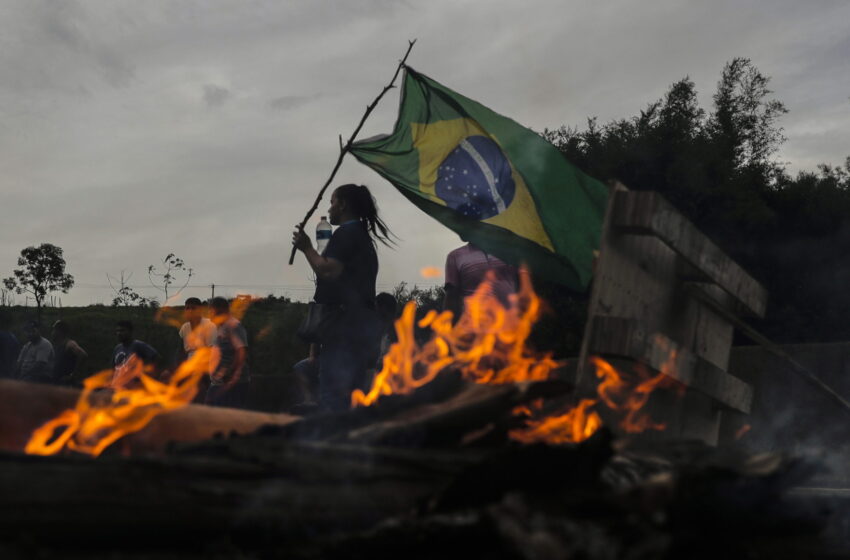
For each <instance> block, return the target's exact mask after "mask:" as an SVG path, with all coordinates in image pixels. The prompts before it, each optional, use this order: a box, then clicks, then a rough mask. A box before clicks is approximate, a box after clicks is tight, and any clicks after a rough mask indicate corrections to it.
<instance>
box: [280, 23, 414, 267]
mask: <svg viewBox="0 0 850 560" xmlns="http://www.w3.org/2000/svg"><path fill="white" fill-rule="evenodd" d="M415 43H416V39H414V40H413V41H408V47H407V52H406V53H404V58H402V59H401V61H400V62H399V63H398V67H397V68H396V69H395V74H393V79H392V80H390V83H389V84H387V85H386V86H384V89H383V90H381V93H379V94H378V97H376V98H375V100H374V101H372V103H371V104H370V105H368V106H367V107H366V113H364V115H363V118H362V119H360V124H358V125H357V128H355V129H354V132H353V133H351V137H350V138H349V139H348V142H346V143H345V145H343V144H342V137H341V136H340V146H339V158H338V159H337V160H336V165H334V168H333V171H331V176H330V177H328V180H327V181H325V184H324V186H323V187H322V190H320V191H319V195H318V196H317V197H316V202H314V203H313V207H312V208H310V210H308V211H307V215H306V216H304V220H303V221H302V222H301V223H300V224H298V231H299V233H301V232H303V231H304V226H306V225H307V221H308V220H309V219H310V217H311V216H312V215H313V213H314V212H315V211H316V209H317V208H318V207H319V202H321V201H322V196H324V194H325V191H326V190H328V186H329V185H330V184H331V181H333V180H334V177H335V176H336V172H337V171H339V167H340V166H341V165H342V160H343V158H344V157H345V154H347V153H348V152H349V151H350V150H351V144H353V143H354V139H355V138H356V137H357V134H358V133H359V132H360V129H361V128H363V123H365V122H366V119H367V118H368V117H369V115H371V114H372V111H373V110H374V109H375V106H376V105H377V104H378V101H380V100H381V98H382V97H383V96H384V94H385V93H387V92H388V91H389V90H391V89H393V88H394V87H395V81H396V79H397V78H398V74H399V72H401V69H402V68H404V63H405V62H406V61H407V57H408V55H409V54H410V51H411V50H413V45H414V44H415ZM295 251H296V249H295V247H292V253H291V254H290V255H289V264H290V265H291V264H292V263H293V262H294V261H295Z"/></svg>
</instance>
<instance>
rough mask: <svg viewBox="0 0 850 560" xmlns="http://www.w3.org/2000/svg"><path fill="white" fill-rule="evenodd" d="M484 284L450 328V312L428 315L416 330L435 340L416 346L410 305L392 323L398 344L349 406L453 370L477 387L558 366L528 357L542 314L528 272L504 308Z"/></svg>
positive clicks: (528, 377) (545, 373)
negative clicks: (428, 333)
mask: <svg viewBox="0 0 850 560" xmlns="http://www.w3.org/2000/svg"><path fill="white" fill-rule="evenodd" d="M490 285H491V284H490V282H484V283H482V284H481V286H479V288H478V290H477V291H476V292H475V293H474V294H473V295H471V296H469V297H468V298H467V299H466V301H465V311H464V313H463V315H462V316H461V318H460V320H459V321H458V322H457V323H456V324H454V323H453V319H454V316H453V314H452V312H451V311H443V312H442V313H438V312H436V311H433V310H432V311H429V312H428V314H427V315H425V317H423V318H422V320H420V321H419V323H418V326H419V328H423V329H424V328H430V329H431V331H432V333H433V336H432V337H431V338H430V340H429V341H428V342H426V343H425V344H424V345H423V346H419V345H418V344H417V342H416V338H415V336H414V326H415V325H416V304H415V303H414V302H408V303H407V305H406V306H405V307H404V311H403V312H402V314H401V317H400V318H399V320H398V321H396V324H395V331H396V334H397V335H398V342H396V343H395V344H393V345H392V346H391V347H390V350H389V352H387V354H386V356H384V362H383V367H382V368H381V371H380V372H379V373H378V374H377V376H376V377H375V380H374V382H373V384H372V388H371V389H370V390H369V392H368V393H364V392H363V391H361V390H359V389H356V390H355V391H354V392H353V393H352V394H351V404H352V406H355V407H356V406H369V405H371V404H373V403H374V402H375V401H377V400H378V398H379V397H381V396H382V395H392V394H405V393H410V392H411V391H413V390H414V389H417V388H418V387H421V386H423V385H425V384H427V383H428V382H430V381H431V380H433V379H434V378H435V377H436V376H437V374H439V373H440V372H441V371H443V370H444V369H446V368H447V367H449V366H451V367H452V369H455V370H457V371H459V372H460V373H461V375H463V377H464V378H466V379H469V380H470V381H475V382H476V383H493V384H497V383H498V384H500V383H518V382H522V381H542V380H544V379H547V378H548V377H549V372H550V371H551V370H552V369H554V368H555V367H557V365H558V364H557V362H555V360H553V359H552V358H551V356H549V355H548V354H547V355H539V354H534V353H532V352H531V351H530V350H529V349H527V348H526V344H525V343H526V340H527V339H528V337H529V335H530V334H531V328H532V326H533V325H534V322H535V321H536V320H537V318H538V316H539V314H540V298H538V297H537V294H535V293H534V290H533V288H532V287H531V280H530V278H529V277H528V274H526V273H522V274H520V290H519V293H517V294H512V295H511V296H510V299H509V301H508V302H507V304H506V305H505V304H502V302H500V301H499V299H498V298H497V297H496V296H495V295H493V293H492V291H491V289H490Z"/></svg>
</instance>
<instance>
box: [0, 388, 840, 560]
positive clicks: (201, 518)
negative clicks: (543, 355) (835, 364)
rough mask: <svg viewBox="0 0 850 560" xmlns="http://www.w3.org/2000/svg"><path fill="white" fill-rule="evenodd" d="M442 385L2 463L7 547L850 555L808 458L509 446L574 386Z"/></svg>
mask: <svg viewBox="0 0 850 560" xmlns="http://www.w3.org/2000/svg"><path fill="white" fill-rule="evenodd" d="M425 389H427V390H424V391H418V392H417V393H414V394H412V395H407V396H398V397H395V398H390V399H387V400H385V401H382V402H381V403H380V404H379V406H377V407H373V408H370V409H356V410H352V411H348V412H345V413H339V414H333V415H324V416H316V417H312V418H304V419H302V420H299V421H297V422H292V423H290V424H287V425H284V426H271V427H266V428H263V429H261V430H259V431H257V432H255V433H252V434H246V435H232V436H230V437H218V438H214V439H212V440H208V441H204V442H201V443H184V444H176V445H172V446H170V447H169V448H168V449H167V450H166V453H165V454H163V455H159V456H147V457H139V456H136V457H123V456H121V455H120V453H118V452H117V451H116V450H107V452H106V453H105V454H104V455H103V456H101V457H100V458H98V459H91V458H86V457H79V456H71V455H66V456H61V457H31V456H25V455H21V454H16V453H6V454H2V455H0V552H2V553H3V558H4V559H5V558H33V557H44V558H50V557H63V558H64V557H79V558H86V559H87V560H89V559H96V558H115V557H118V556H120V557H124V558H126V557H131V558H133V557H138V558H175V557H180V558H230V557H241V558H260V557H263V558H265V557H275V558H278V557H279V558H288V559H289V558H295V559H299V558H303V559H313V558H368V559H369V560H381V559H384V558H386V559H393V560H395V559H397V558H399V557H403V558H423V559H426V558H427V559H429V560H430V559H433V558H440V557H448V558H454V557H458V556H460V555H463V556H464V557H469V556H470V554H473V555H474V557H479V556H480V555H482V554H483V555H488V556H492V557H494V558H510V559H513V558H516V559H528V560H531V559H538V558H567V557H574V558H588V559H605V560H608V559H620V558H622V559H629V560H643V559H647V560H649V559H656V558H712V559H716V558H718V557H724V558H725V557H733V558H738V557H746V558H762V557H769V558H772V559H783V558H795V559H796V558H800V557H811V556H813V555H821V556H823V555H826V554H832V553H836V551H838V552H840V553H846V552H848V551H847V550H846V549H843V548H840V547H838V548H835V543H834V542H830V541H827V540H825V539H823V538H822V537H821V536H820V531H821V530H822V528H823V527H824V525H825V524H826V523H827V521H828V518H827V517H826V516H825V511H823V510H822V505H823V503H822V502H819V501H818V500H813V499H811V497H810V496H806V495H801V494H799V493H794V492H790V490H791V489H792V488H794V487H796V486H799V485H800V484H802V483H804V481H805V480H806V478H807V477H808V476H809V475H810V474H811V473H812V469H811V467H810V465H809V464H807V463H805V462H801V461H797V460H794V459H790V458H786V457H783V456H781V455H763V456H752V455H750V454H748V453H746V452H745V451H743V450H732V451H730V450H727V449H721V450H717V449H714V448H711V447H708V446H706V445H704V444H700V443H693V442H691V443H675V442H654V443H652V442H641V441H639V440H615V439H614V437H613V436H612V434H610V433H608V432H607V431H606V430H604V429H603V430H600V431H598V432H597V433H596V434H595V435H594V436H593V437H591V438H590V439H589V440H587V441H585V442H583V443H581V444H578V445H562V446H546V445H542V444H536V445H530V446H524V445H520V444H517V443H513V442H510V441H509V440H508V439H507V438H506V437H505V433H506V430H507V429H508V426H509V424H510V419H511V418H513V415H512V414H511V410H512V408H513V407H514V406H516V404H517V403H521V402H525V401H526V400H527V399H530V398H536V397H537V396H539V394H540V393H541V392H542V393H545V394H548V395H552V394H561V393H562V390H563V386H561V387H558V386H557V385H551V384H541V385H528V386H525V387H516V386H510V387H508V386H505V387H477V386H470V385H468V384H466V383H464V382H462V381H461V380H460V379H459V378H457V377H455V378H451V376H447V378H446V380H444V381H442V382H441V383H437V384H436V385H434V386H432V387H431V386H428V387H426V388H425ZM483 432H486V433H487V434H489V435H488V436H486V437H483V436H479V434H481V433H483ZM471 434H472V435H471ZM470 442H472V443H473V444H472V445H471V444H470ZM830 547H832V548H830ZM838 557H840V556H838Z"/></svg>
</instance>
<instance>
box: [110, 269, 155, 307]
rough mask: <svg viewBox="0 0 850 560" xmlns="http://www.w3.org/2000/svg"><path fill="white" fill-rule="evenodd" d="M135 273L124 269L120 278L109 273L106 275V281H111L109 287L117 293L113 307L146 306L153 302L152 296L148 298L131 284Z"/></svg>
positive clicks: (113, 299)
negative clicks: (126, 271) (128, 272)
mask: <svg viewBox="0 0 850 560" xmlns="http://www.w3.org/2000/svg"><path fill="white" fill-rule="evenodd" d="M132 277H133V273H132V272H131V273H130V274H127V275H126V276H125V272H124V271H123V270H122V271H121V275H120V276H119V277H118V278H113V277H111V276H110V275H109V274H107V275H106V281H107V282H109V287H110V288H112V291H113V292H114V293H115V297H114V298H112V307H133V306H139V307H146V306H150V305H152V304H153V301H154V300H153V299H152V298H147V297H144V296H142V295H140V294H139V293H138V292H137V291H136V290H134V289H133V288H132V287H130V286H129V284H128V283H129V282H130V278H132Z"/></svg>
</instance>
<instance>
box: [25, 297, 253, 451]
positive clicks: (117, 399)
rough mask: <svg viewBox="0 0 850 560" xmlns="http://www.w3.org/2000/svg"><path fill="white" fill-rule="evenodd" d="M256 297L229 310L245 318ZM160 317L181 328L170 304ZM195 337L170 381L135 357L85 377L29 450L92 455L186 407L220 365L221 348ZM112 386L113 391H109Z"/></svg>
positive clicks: (243, 299)
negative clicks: (73, 399) (71, 403)
mask: <svg viewBox="0 0 850 560" xmlns="http://www.w3.org/2000/svg"><path fill="white" fill-rule="evenodd" d="M255 299H256V298H253V297H250V296H238V297H237V298H236V299H235V300H234V301H233V302H232V303H231V307H230V309H231V314H232V315H234V316H235V317H237V318H239V319H241V318H242V316H243V315H244V314H245V312H246V311H247V309H248V306H249V305H250V304H251V302H253V301H254V300H255ZM156 319H157V320H158V321H160V322H163V323H166V324H169V325H172V326H174V327H180V325H182V324H183V320H182V315H181V314H180V312H179V311H178V310H175V309H171V308H163V309H161V310H160V311H159V312H158V313H157V316H156ZM189 336H190V337H194V338H195V339H196V340H195V341H192V340H190V342H197V344H193V346H195V347H196V348H197V350H195V352H194V353H193V354H192V356H191V357H189V358H188V359H187V360H186V361H184V362H183V363H182V364H180V366H179V367H178V368H177V370H176V371H175V372H173V373H172V374H171V375H170V377H169V378H168V380H167V381H158V380H157V379H155V378H154V377H153V370H152V368H151V367H150V366H146V365H144V364H143V363H142V361H141V360H139V359H138V358H137V357H136V356H131V357H130V358H129V359H128V360H127V361H126V362H125V363H124V365H123V366H121V367H120V368H116V370H115V371H113V370H111V369H110V370H105V371H102V372H100V373H96V374H95V375H92V376H91V377H89V378H87V379H86V380H85V381H83V391H82V393H81V394H80V398H79V400H78V401H77V405H76V407H75V408H74V409H73V410H66V411H65V412H63V413H62V414H60V415H59V416H57V417H56V418H54V419H52V420H50V421H48V422H47V423H46V424H44V425H43V426H41V427H40V428H38V429H37V430H35V431H34V432H33V435H32V437H31V438H30V440H29V442H28V443H27V445H26V447H25V449H24V450H25V451H26V452H27V453H29V454H33V455H54V454H56V453H59V452H60V451H62V450H63V449H70V450H73V451H78V452H80V453H88V454H90V455H92V456H95V457H96V456H98V455H100V454H101V453H102V452H103V450H104V449H106V448H107V447H109V446H110V445H111V444H112V443H114V442H115V441H117V440H118V439H120V438H122V437H123V436H125V435H127V434H131V433H134V432H138V431H139V430H141V429H142V428H144V427H145V426H147V425H148V423H149V422H150V421H151V420H153V419H154V418H155V417H156V416H157V415H159V414H162V413H163V412H168V411H170V410H175V409H177V408H181V407H183V406H186V405H187V404H189V403H190V402H192V399H194V398H195V395H197V393H198V382H199V381H200V380H201V379H202V378H203V376H205V375H209V372H210V371H212V370H214V369H215V367H216V366H217V365H218V360H219V355H218V352H217V348H209V347H205V346H204V342H203V341H202V340H201V333H200V332H198V330H197V329H196V330H195V331H193V332H192V333H190V334H189ZM110 390H111V391H110Z"/></svg>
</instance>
